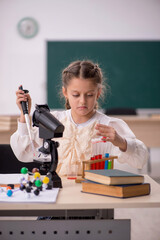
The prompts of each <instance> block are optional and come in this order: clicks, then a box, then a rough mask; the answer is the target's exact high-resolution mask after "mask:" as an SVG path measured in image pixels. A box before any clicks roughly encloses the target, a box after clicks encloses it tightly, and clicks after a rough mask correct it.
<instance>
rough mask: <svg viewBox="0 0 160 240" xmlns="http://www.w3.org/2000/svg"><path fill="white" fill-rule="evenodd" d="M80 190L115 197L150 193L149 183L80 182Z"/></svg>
mask: <svg viewBox="0 0 160 240" xmlns="http://www.w3.org/2000/svg"><path fill="white" fill-rule="evenodd" d="M82 192H85V193H93V194H99V195H105V196H110V197H117V198H129V197H137V196H144V195H148V194H150V184H149V183H142V184H131V185H128V184H127V185H115V186H111V185H104V184H100V183H96V182H92V181H83V182H82Z"/></svg>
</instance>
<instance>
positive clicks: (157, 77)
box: [47, 41, 160, 109]
mask: <svg viewBox="0 0 160 240" xmlns="http://www.w3.org/2000/svg"><path fill="white" fill-rule="evenodd" d="M83 59H89V60H92V61H94V62H96V63H99V65H100V67H101V68H102V70H103V72H104V76H105V78H106V79H107V82H108V84H109V86H110V91H109V93H108V94H107V93H106V96H105V99H104V100H103V102H102V103H100V105H101V107H102V108H104V109H106V108H118V107H121V108H122V107H124V108H160V41H50V42H47V84H48V85H47V94H48V95H47V96H48V105H49V107H50V108H51V109H56V108H58V109H60V108H64V105H63V102H62V101H61V99H60V96H59V91H60V88H61V72H62V70H63V69H64V68H65V67H66V66H67V65H68V64H69V63H70V62H72V61H75V60H83Z"/></svg>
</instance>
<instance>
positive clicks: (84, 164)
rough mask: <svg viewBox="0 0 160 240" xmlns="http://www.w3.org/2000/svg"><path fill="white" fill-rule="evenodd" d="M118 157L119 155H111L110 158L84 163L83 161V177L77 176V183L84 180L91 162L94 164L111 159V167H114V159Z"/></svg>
mask: <svg viewBox="0 0 160 240" xmlns="http://www.w3.org/2000/svg"><path fill="white" fill-rule="evenodd" d="M116 158H118V156H110V157H108V158H102V159H95V160H86V161H83V163H82V178H77V179H76V180H75V181H76V182H77V183H80V182H81V181H83V180H84V177H85V170H90V169H91V164H94V163H99V162H104V161H107V160H110V161H111V169H113V168H114V159H116ZM86 165H87V167H85V166H86Z"/></svg>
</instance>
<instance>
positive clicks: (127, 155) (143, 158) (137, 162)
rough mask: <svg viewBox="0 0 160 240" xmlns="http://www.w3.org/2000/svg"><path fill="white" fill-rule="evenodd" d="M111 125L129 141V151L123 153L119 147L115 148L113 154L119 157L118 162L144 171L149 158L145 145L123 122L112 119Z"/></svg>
mask: <svg viewBox="0 0 160 240" xmlns="http://www.w3.org/2000/svg"><path fill="white" fill-rule="evenodd" d="M109 125H110V126H112V127H113V128H114V129H115V130H116V131H117V133H118V134H119V135H120V136H121V137H123V138H125V139H126V141H127V150H126V151H125V152H122V151H121V150H120V149H119V148H118V147H115V148H114V150H113V152H114V153H113V154H114V155H118V161H119V162H120V163H128V164H129V165H130V166H131V167H134V168H138V169H142V167H143V166H144V165H145V163H146V162H147V160H148V158H149V153H148V150H147V147H146V146H145V144H144V143H143V142H142V141H140V140H138V139H137V138H136V136H135V135H134V133H133V132H132V130H131V129H130V128H129V126H128V125H127V124H126V123H125V122H124V121H123V120H121V119H116V118H111V120H110V123H109Z"/></svg>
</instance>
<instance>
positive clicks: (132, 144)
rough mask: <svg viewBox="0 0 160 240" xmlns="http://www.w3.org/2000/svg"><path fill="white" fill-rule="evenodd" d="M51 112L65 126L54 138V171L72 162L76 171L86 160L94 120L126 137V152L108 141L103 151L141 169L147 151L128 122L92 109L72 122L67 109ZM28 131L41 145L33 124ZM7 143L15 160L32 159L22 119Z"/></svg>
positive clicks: (89, 151)
mask: <svg viewBox="0 0 160 240" xmlns="http://www.w3.org/2000/svg"><path fill="white" fill-rule="evenodd" d="M52 114H53V115H54V116H55V117H56V118H57V119H58V120H59V121H61V122H62V124H63V125H64V126H65V130H64V133H63V137H62V138H56V139H55V140H56V141H58V142H59V143H60V147H59V148H58V156H59V163H58V168H57V172H58V173H59V174H60V175H65V174H66V173H67V172H66V171H67V166H68V165H69V164H73V163H76V164H78V165H79V172H81V165H82V164H81V163H82V161H84V160H89V159H90V157H91V139H93V138H96V137H97V136H96V130H95V125H96V123H97V122H98V123H101V124H106V125H109V126H112V127H113V128H114V129H115V130H116V131H117V132H118V134H119V135H120V136H122V137H124V138H125V139H126V141H127V151H126V152H122V151H121V150H120V149H119V148H118V147H116V146H114V145H113V144H112V143H110V142H106V144H104V146H103V147H104V148H105V149H104V150H105V152H109V153H110V155H116V156H118V159H117V160H118V161H119V162H120V163H128V164H129V165H130V166H132V167H133V168H138V169H141V168H142V167H143V166H144V164H145V163H146V162H147V160H148V157H149V154H148V151H147V148H146V146H145V145H144V143H143V142H141V141H140V140H138V139H136V137H135V135H134V134H133V132H132V131H131V129H130V128H129V127H128V125H127V124H126V123H125V122H124V121H123V120H121V119H118V118H113V117H108V116H106V115H105V114H103V113H100V112H98V111H96V113H95V114H94V116H93V117H92V118H91V119H89V120H88V121H87V122H85V123H82V124H75V123H74V121H73V119H72V117H71V110H66V111H61V112H60V111H54V112H52ZM31 135H32V140H33V142H34V145H35V148H39V147H41V146H42V139H40V138H39V129H38V128H37V127H32V128H31ZM10 144H11V147H12V149H13V152H14V154H15V155H16V157H17V158H18V159H19V161H22V162H32V161H33V153H32V148H31V144H30V139H29V135H28V130H27V126H26V124H25V123H20V122H19V121H18V129H17V131H16V132H15V133H14V134H13V135H12V136H11V139H10Z"/></svg>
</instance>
